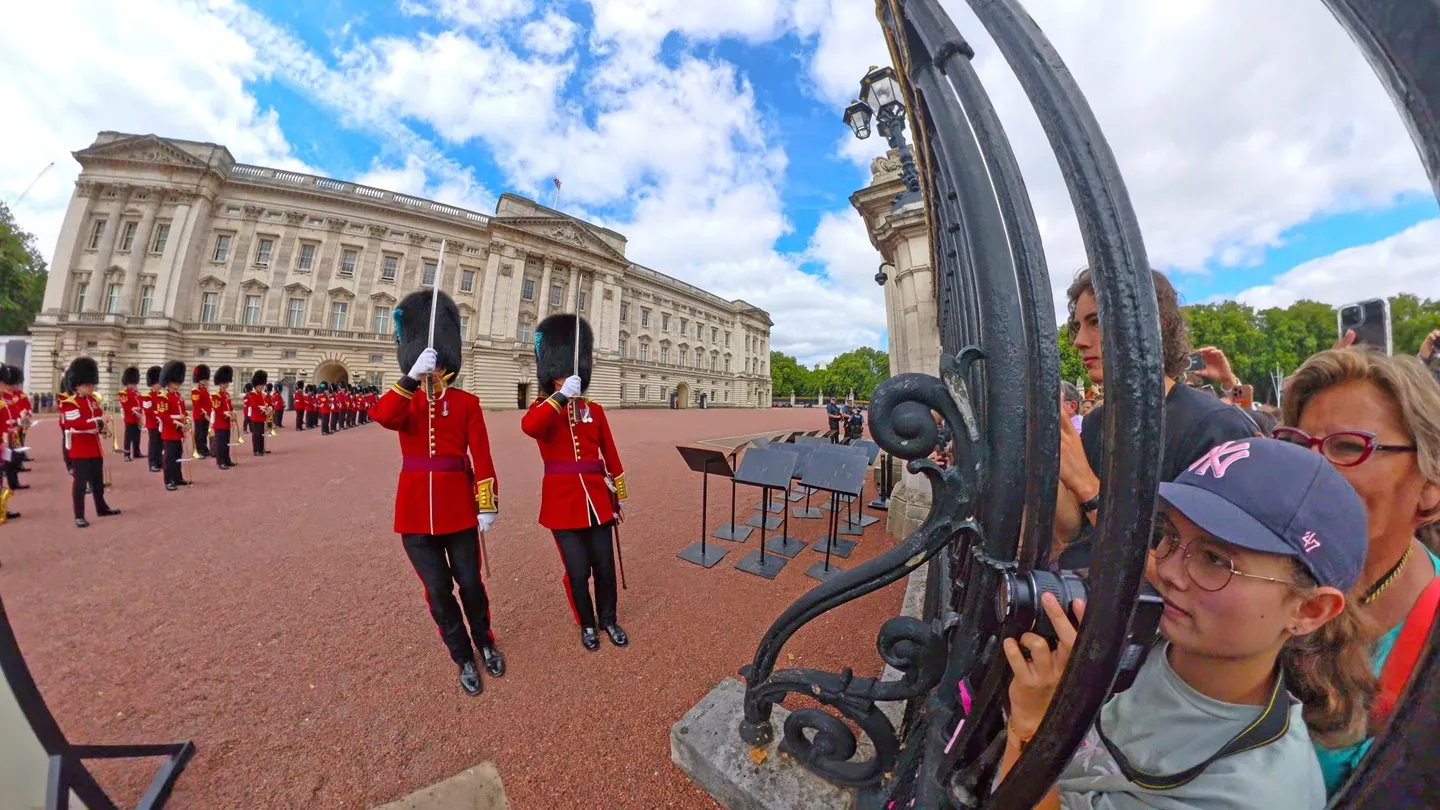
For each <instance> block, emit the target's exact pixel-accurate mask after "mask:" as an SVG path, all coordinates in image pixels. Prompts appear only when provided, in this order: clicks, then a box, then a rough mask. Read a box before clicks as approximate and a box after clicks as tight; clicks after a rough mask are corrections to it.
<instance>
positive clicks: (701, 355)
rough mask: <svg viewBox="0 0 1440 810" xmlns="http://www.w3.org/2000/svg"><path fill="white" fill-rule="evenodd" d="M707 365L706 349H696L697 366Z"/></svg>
mask: <svg viewBox="0 0 1440 810" xmlns="http://www.w3.org/2000/svg"><path fill="white" fill-rule="evenodd" d="M704 365H705V350H704V349H696V350H695V368H702V367H703V366H704Z"/></svg>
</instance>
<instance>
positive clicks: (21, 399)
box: [10, 366, 35, 489]
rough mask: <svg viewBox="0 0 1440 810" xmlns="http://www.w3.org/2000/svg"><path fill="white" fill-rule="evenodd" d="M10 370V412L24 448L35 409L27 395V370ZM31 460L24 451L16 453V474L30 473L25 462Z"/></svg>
mask: <svg viewBox="0 0 1440 810" xmlns="http://www.w3.org/2000/svg"><path fill="white" fill-rule="evenodd" d="M10 369H11V372H10V373H11V374H12V375H14V379H15V384H14V391H13V392H12V393H11V396H12V399H11V402H10V410H11V411H12V412H14V414H15V417H16V419H17V420H18V421H19V428H20V437H19V441H18V444H20V445H22V446H23V445H24V444H25V443H26V442H25V440H26V436H27V434H28V433H29V432H30V420H31V416H32V415H33V414H34V412H35V408H34V406H32V405H31V404H30V397H28V396H26V394H25V370H24V369H23V368H21V367H19V366H11V367H10ZM29 460H30V457H29V455H28V454H27V453H26V452H25V451H24V450H19V451H16V453H15V472H17V473H22V472H29V471H30V468H29V467H26V466H25V462H27V461H29ZM22 489H23V487H22Z"/></svg>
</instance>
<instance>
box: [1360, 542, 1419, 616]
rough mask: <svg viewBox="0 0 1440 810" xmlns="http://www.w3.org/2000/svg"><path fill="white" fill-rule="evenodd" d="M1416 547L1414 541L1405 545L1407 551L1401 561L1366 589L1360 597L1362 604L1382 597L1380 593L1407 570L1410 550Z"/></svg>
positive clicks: (1401, 556) (1402, 555)
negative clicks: (1406, 565)
mask: <svg viewBox="0 0 1440 810" xmlns="http://www.w3.org/2000/svg"><path fill="white" fill-rule="evenodd" d="M1414 548H1415V544H1414V543H1409V544H1407V545H1406V546H1405V553H1404V554H1401V555H1400V562H1397V563H1395V567H1393V568H1391V569H1390V571H1389V573H1387V574H1385V576H1383V577H1381V578H1380V579H1379V581H1378V582H1376V583H1375V584H1374V585H1371V586H1370V588H1369V590H1367V591H1365V595H1364V596H1362V597H1360V604H1362V605H1368V604H1370V603H1371V602H1374V601H1375V600H1376V599H1379V598H1380V594H1382V593H1384V592H1385V589H1386V588H1388V587H1390V586H1391V585H1393V584H1395V580H1397V579H1399V578H1400V572H1401V571H1403V570H1405V563H1407V562H1409V561H1410V552H1411V551H1412V550H1414Z"/></svg>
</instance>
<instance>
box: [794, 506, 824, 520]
mask: <svg viewBox="0 0 1440 810" xmlns="http://www.w3.org/2000/svg"><path fill="white" fill-rule="evenodd" d="M790 514H791V515H794V516H795V518H796V519H797V520H819V519H820V518H821V517H823V515H821V514H820V507H818V506H811V507H809V508H806V507H803V506H802V507H800V508H799V509H791V510H790Z"/></svg>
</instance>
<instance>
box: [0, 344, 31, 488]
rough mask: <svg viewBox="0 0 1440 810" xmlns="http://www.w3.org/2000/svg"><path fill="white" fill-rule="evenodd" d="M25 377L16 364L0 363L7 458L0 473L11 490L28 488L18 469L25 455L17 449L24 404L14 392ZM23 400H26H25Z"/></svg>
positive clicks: (0, 400)
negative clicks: (21, 479)
mask: <svg viewBox="0 0 1440 810" xmlns="http://www.w3.org/2000/svg"><path fill="white" fill-rule="evenodd" d="M24 379H25V377H24V374H23V372H21V371H20V369H19V368H17V367H16V366H10V365H4V364H0V407H3V408H4V409H5V420H6V424H4V425H0V430H3V431H4V432H5V433H6V435H7V443H6V445H5V448H6V452H7V454H8V458H7V460H6V461H5V463H4V465H3V467H4V469H3V470H0V474H3V475H4V476H5V480H6V481H7V482H8V484H7V486H8V488H9V489H11V490H12V491H14V490H21V489H29V488H30V485H29V484H22V483H20V471H21V469H22V468H23V465H24V462H25V456H24V454H23V453H21V451H20V450H19V449H18V448H19V447H20V446H21V440H20V436H21V434H22V433H23V432H24V431H25V426H26V424H27V416H28V415H27V414H26V412H25V407H26V405H25V404H24V402H22V400H21V398H20V396H18V395H17V394H16V391H17V389H18V388H19V386H20V383H21V381H23V380H24ZM25 402H28V400H26V401H25Z"/></svg>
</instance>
